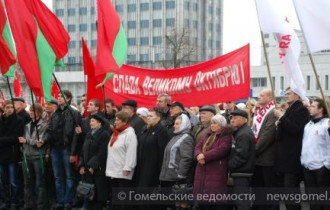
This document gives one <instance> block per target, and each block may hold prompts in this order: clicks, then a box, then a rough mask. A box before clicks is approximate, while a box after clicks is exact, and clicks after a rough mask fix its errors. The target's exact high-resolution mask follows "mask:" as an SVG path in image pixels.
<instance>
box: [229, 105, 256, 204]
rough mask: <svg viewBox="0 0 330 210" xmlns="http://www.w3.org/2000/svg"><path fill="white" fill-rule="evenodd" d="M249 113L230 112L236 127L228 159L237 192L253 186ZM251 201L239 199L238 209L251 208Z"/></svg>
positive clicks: (253, 154) (245, 191)
mask: <svg viewBox="0 0 330 210" xmlns="http://www.w3.org/2000/svg"><path fill="white" fill-rule="evenodd" d="M247 119H248V115H247V113H246V112H245V111H243V110H239V109H238V110H235V111H233V112H231V113H230V123H231V125H232V126H233V127H234V128H236V131H235V132H234V140H233V142H232V149H231V152H230V156H229V160H228V168H229V171H230V175H231V176H232V177H233V179H234V191H235V193H248V192H249V189H248V188H249V187H250V186H251V177H252V175H253V170H254V164H255V145H254V136H253V132H252V130H251V128H250V127H248V126H247ZM250 205H251V203H250V201H248V200H237V203H236V206H237V207H236V209H237V210H242V209H250Z"/></svg>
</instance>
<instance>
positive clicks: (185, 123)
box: [174, 114, 191, 133]
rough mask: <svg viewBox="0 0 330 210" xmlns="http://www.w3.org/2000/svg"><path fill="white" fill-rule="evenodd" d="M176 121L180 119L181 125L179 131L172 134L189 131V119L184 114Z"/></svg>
mask: <svg viewBox="0 0 330 210" xmlns="http://www.w3.org/2000/svg"><path fill="white" fill-rule="evenodd" d="M176 119H181V125H180V129H179V130H178V131H174V133H179V132H181V131H183V130H189V129H190V128H191V123H190V119H189V117H188V116H187V115H186V114H181V115H179V116H178V117H177V118H176Z"/></svg>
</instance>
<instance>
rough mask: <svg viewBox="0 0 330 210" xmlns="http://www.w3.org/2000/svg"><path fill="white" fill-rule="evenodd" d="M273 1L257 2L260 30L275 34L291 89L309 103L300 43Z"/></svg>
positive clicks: (263, 0)
mask: <svg viewBox="0 0 330 210" xmlns="http://www.w3.org/2000/svg"><path fill="white" fill-rule="evenodd" d="M273 2H274V1H272V0H256V5H257V10H258V18H259V23H260V28H261V30H262V31H263V32H264V33H274V34H276V37H277V42H278V48H279V57H280V59H281V62H282V64H283V65H284V67H285V71H286V74H287V76H288V78H289V81H290V87H291V89H292V90H293V91H294V92H295V93H297V94H298V95H299V96H300V97H301V98H302V99H303V100H306V101H308V99H307V97H306V92H305V88H304V78H303V76H302V73H301V70H300V67H299V64H298V59H299V56H300V42H299V39H298V37H297V34H296V33H295V32H294V30H293V28H292V26H291V25H290V23H289V21H288V19H287V17H285V16H281V15H280V14H279V13H277V11H276V10H275V9H274V8H275V7H274V6H273V5H274V4H273Z"/></svg>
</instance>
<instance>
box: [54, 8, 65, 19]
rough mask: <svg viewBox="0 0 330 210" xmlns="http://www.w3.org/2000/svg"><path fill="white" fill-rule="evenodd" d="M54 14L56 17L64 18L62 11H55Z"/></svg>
mask: <svg viewBox="0 0 330 210" xmlns="http://www.w3.org/2000/svg"><path fill="white" fill-rule="evenodd" d="M55 14H56V16H57V17H62V16H64V9H57V10H56V11H55Z"/></svg>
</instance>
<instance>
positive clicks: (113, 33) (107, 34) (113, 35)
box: [95, 0, 128, 82]
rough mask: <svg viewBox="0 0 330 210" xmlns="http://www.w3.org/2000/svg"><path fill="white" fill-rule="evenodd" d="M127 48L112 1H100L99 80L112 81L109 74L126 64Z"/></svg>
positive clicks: (98, 2) (97, 51)
mask: <svg viewBox="0 0 330 210" xmlns="http://www.w3.org/2000/svg"><path fill="white" fill-rule="evenodd" d="M127 47H128V45H127V39H126V35H125V32H124V29H123V27H122V25H121V22H120V18H119V16H118V14H117V12H116V10H115V8H114V7H113V5H112V3H111V1H110V0H98V1H97V49H96V72H95V75H96V76H97V77H98V78H99V77H100V76H101V78H102V80H104V79H110V78H111V74H109V73H111V72H113V71H115V70H117V69H119V68H120V67H121V66H122V65H123V64H124V62H125V59H126V56H127ZM107 74H108V75H107ZM112 75H113V74H112ZM103 82H105V81H103Z"/></svg>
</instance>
